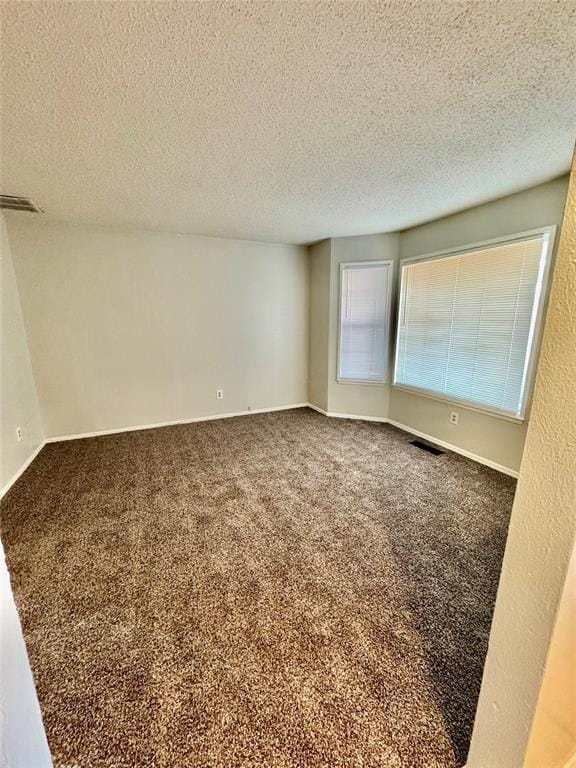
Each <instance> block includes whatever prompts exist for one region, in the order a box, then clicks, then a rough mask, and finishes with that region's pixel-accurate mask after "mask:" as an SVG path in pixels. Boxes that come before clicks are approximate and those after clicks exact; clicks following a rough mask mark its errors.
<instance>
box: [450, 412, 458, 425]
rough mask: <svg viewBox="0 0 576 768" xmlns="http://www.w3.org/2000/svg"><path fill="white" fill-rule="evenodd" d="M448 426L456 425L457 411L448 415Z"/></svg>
mask: <svg viewBox="0 0 576 768" xmlns="http://www.w3.org/2000/svg"><path fill="white" fill-rule="evenodd" d="M450 424H458V413H457V411H452V413H451V414H450Z"/></svg>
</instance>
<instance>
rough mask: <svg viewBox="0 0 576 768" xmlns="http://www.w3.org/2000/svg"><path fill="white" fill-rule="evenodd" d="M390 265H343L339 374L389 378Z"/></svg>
mask: <svg viewBox="0 0 576 768" xmlns="http://www.w3.org/2000/svg"><path fill="white" fill-rule="evenodd" d="M389 273H390V265H388V264H374V265H368V266H364V265H363V266H355V265H346V266H343V267H342V268H341V284H340V290H341V294H340V296H341V300H340V346H339V362H338V378H340V379H349V380H355V381H378V382H382V381H385V380H386V373H387V368H388V365H387V364H388V334H389V328H388V314H389V313H388V304H389V301H388V296H389Z"/></svg>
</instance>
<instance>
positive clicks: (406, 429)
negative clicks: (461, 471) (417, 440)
mask: <svg viewBox="0 0 576 768" xmlns="http://www.w3.org/2000/svg"><path fill="white" fill-rule="evenodd" d="M388 424H391V425H392V426H393V427H398V429H402V430H403V431H404V432H409V433H410V434H411V435H416V437H422V438H424V440H428V441H429V442H431V443H434V444H435V445H439V446H440V447H441V448H446V449H447V450H449V451H452V452H453V453H459V454H460V456H465V457H466V458H467V459H472V461H477V462H478V463H479V464H484V465H485V466H487V467H490V468H491V469H496V470H498V472H503V473H504V474H505V475H510V477H518V472H517V470H515V469H510V467H505V466H504V465H503V464H498V463H497V462H495V461H492V460H491V459H485V458H484V457H483V456H478V454H477V453H472V452H471V451H467V450H465V449H464V448H460V446H458V445H454V444H453V443H447V442H445V441H444V440H438V438H437V437H433V436H432V435H427V434H426V433H425V432H419V431H418V430H417V429H412V427H407V426H406V424H400V422H398V421H392V419H388Z"/></svg>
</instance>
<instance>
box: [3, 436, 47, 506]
mask: <svg viewBox="0 0 576 768" xmlns="http://www.w3.org/2000/svg"><path fill="white" fill-rule="evenodd" d="M47 442H48V441H47V440H42V442H41V443H40V445H39V446H38V447H37V448H36V449H35V450H34V451H33V452H32V453H31V454H30V456H29V457H28V458H27V459H26V461H25V462H24V464H22V466H21V467H20V469H19V470H18V471H17V472H16V473H15V474H14V475H12V477H11V478H10V480H8V482H7V483H6V484H5V485H4V487H3V488H2V489H1V490H0V499H1V498H2V497H3V496H5V495H6V494H7V493H8V491H9V490H10V488H12V486H13V485H14V483H15V482H16V480H18V478H19V477H20V475H23V474H24V472H25V471H26V470H27V469H28V467H29V466H30V464H32V462H33V461H34V459H35V458H36V456H38V454H39V453H40V451H41V450H42V448H44V446H45V445H46V443H47Z"/></svg>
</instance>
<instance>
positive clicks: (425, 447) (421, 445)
mask: <svg viewBox="0 0 576 768" xmlns="http://www.w3.org/2000/svg"><path fill="white" fill-rule="evenodd" d="M411 445H415V446H416V448H421V449H422V450H423V451H428V453H432V454H433V455H434V456H442V454H443V453H444V451H441V450H440V448H434V446H433V445H428V444H427V443H423V442H421V441H420V440H412V441H411Z"/></svg>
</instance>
